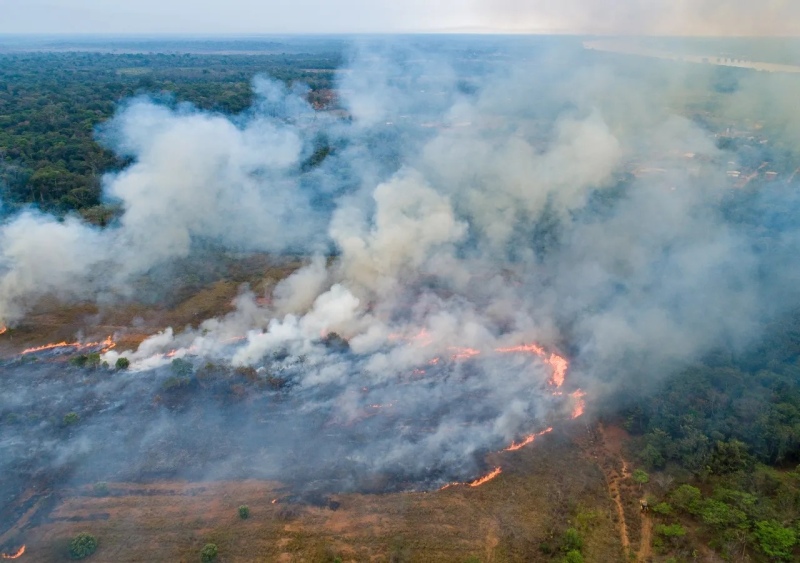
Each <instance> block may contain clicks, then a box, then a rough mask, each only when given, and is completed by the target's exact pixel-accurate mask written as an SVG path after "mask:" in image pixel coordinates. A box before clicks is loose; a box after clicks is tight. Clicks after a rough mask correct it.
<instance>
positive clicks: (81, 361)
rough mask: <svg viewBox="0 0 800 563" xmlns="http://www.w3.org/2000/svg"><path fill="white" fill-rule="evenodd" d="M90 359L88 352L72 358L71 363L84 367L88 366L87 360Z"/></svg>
mask: <svg viewBox="0 0 800 563" xmlns="http://www.w3.org/2000/svg"><path fill="white" fill-rule="evenodd" d="M88 361H89V356H87V355H86V354H78V355H77V356H74V357H72V358H70V360H69V363H70V364H72V365H73V366H76V367H79V368H82V367H84V366H86V362H88Z"/></svg>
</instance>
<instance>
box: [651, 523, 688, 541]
mask: <svg viewBox="0 0 800 563" xmlns="http://www.w3.org/2000/svg"><path fill="white" fill-rule="evenodd" d="M656 534H658V535H659V536H664V537H665V538H682V537H683V536H685V535H686V528H684V527H683V526H681V525H680V524H669V525H666V524H659V525H658V526H656Z"/></svg>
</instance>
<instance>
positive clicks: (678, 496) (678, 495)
mask: <svg viewBox="0 0 800 563" xmlns="http://www.w3.org/2000/svg"><path fill="white" fill-rule="evenodd" d="M670 496H671V497H672V504H674V505H675V506H677V507H678V508H679V509H680V510H683V511H686V512H688V513H690V514H697V513H698V512H699V511H700V500H701V499H702V498H703V495H702V494H701V493H700V489H698V488H697V487H692V486H691V485H681V486H680V487H678V488H677V489H675V490H674V491H672V494H671V495H670Z"/></svg>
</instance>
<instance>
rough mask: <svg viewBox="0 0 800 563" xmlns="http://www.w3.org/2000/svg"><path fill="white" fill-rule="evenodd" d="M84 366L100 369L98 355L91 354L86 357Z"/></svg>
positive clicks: (96, 353) (97, 353)
mask: <svg viewBox="0 0 800 563" xmlns="http://www.w3.org/2000/svg"><path fill="white" fill-rule="evenodd" d="M86 365H87V366H88V367H90V368H92V369H95V368H98V367H100V354H99V352H92V353H91V354H89V355H88V356H86Z"/></svg>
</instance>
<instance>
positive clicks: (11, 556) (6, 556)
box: [2, 545, 25, 559]
mask: <svg viewBox="0 0 800 563" xmlns="http://www.w3.org/2000/svg"><path fill="white" fill-rule="evenodd" d="M23 553H25V546H24V545H23V546H22V547H20V548H19V549H18V550H17V552H16V553H11V554H9V553H3V554H2V556H3V559H17V558H19V557H22V554H23Z"/></svg>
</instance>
